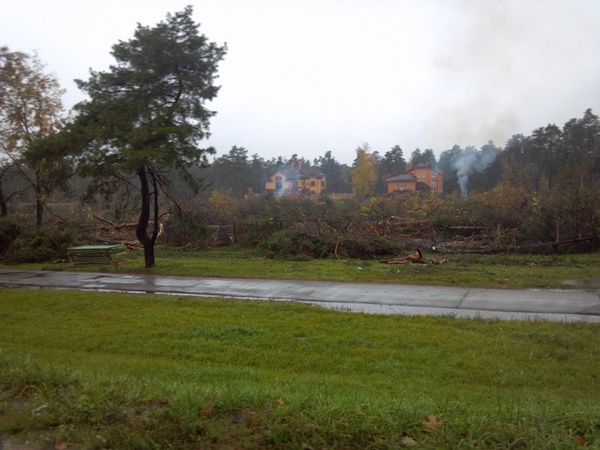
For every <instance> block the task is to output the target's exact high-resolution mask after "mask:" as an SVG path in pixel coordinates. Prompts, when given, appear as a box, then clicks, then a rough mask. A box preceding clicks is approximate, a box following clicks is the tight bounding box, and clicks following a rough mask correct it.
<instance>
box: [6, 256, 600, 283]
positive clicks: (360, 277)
mask: <svg viewBox="0 0 600 450" xmlns="http://www.w3.org/2000/svg"><path fill="white" fill-rule="evenodd" d="M409 253H412V252H406V254H409ZM425 257H427V258H432V257H435V258H438V259H441V258H446V259H448V260H449V261H448V262H447V263H445V264H440V265H437V264H430V265H420V264H416V265H414V264H413V265H406V264H382V263H380V262H379V261H372V260H371V261H360V260H336V259H327V260H313V259H309V260H299V261H298V260H297V261H293V260H280V259H268V258H264V257H262V256H260V255H257V254H256V252H253V251H250V250H244V249H240V248H237V247H235V246H231V247H219V248H215V249H212V250H205V251H185V250H182V249H177V248H171V247H165V246H158V247H157V250H156V267H154V268H153V269H149V270H147V269H144V268H143V267H144V260H143V254H142V251H141V250H135V251H133V252H130V253H129V254H128V255H127V258H126V261H125V262H124V263H123V264H121V265H119V266H118V268H117V269H115V268H114V267H112V266H97V267H92V266H86V267H84V268H82V269H78V268H73V267H69V265H68V264H67V263H64V262H63V263H57V264H53V263H42V264H20V265H17V266H9V265H1V264H0V267H2V268H13V269H14V268H19V269H35V270H40V269H43V270H87V271H92V270H94V271H98V270H100V271H115V270H116V271H119V272H129V273H139V272H143V273H153V274H162V275H181V276H204V277H243V278H273V279H293V280H297V279H312V280H338V281H354V282H365V283H368V282H379V283H399V284H422V285H454V286H471V287H496V288H550V289H556V288H562V289H569V288H573V287H578V288H593V289H598V288H600V253H592V254H581V255H577V254H574V255H474V254H467V255H465V254H463V255H460V254H455V255H440V254H435V253H431V254H425Z"/></svg>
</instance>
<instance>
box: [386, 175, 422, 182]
mask: <svg viewBox="0 0 600 450" xmlns="http://www.w3.org/2000/svg"><path fill="white" fill-rule="evenodd" d="M393 181H417V178H416V177H415V176H414V175H412V174H410V173H407V174H405V175H396V176H395V177H391V178H388V179H387V180H385V182H386V183H391V182H393Z"/></svg>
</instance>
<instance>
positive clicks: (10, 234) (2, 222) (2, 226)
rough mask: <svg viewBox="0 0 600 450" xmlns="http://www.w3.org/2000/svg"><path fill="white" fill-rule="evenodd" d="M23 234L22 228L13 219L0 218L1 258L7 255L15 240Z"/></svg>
mask: <svg viewBox="0 0 600 450" xmlns="http://www.w3.org/2000/svg"><path fill="white" fill-rule="evenodd" d="M20 234H21V227H20V226H19V224H18V223H17V222H16V221H15V220H12V219H7V218H4V217H3V218H0V258H3V257H4V256H6V255H7V253H8V251H9V250H10V247H11V246H12V244H13V242H14V241H15V239H17V238H18V237H19V235H20Z"/></svg>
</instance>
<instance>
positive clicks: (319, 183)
mask: <svg viewBox="0 0 600 450" xmlns="http://www.w3.org/2000/svg"><path fill="white" fill-rule="evenodd" d="M265 191H266V192H272V193H274V194H278V195H283V194H288V195H290V194H291V195H320V194H321V193H322V192H323V191H325V175H324V174H323V172H321V171H320V170H319V169H315V168H312V167H310V166H307V165H305V164H304V165H303V164H302V163H301V162H292V163H290V164H288V165H287V166H282V167H279V168H278V169H277V171H276V172H275V173H274V174H273V175H271V176H270V177H269V178H268V179H267V181H266V182H265Z"/></svg>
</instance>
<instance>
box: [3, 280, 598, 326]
mask: <svg viewBox="0 0 600 450" xmlns="http://www.w3.org/2000/svg"><path fill="white" fill-rule="evenodd" d="M0 286H4V287H27V288H49V289H77V290H85V291H108V292H130V293H140V294H169V295H180V296H205V297H225V298H234V299H253V300H273V301H294V302H301V303H307V304H313V305H320V306H323V307H327V308H334V309H341V310H345V311H355V312H367V313H377V314H407V315H448V316H455V317H466V318H484V319H509V320H525V319H543V320H555V321H565V322H573V321H581V322H600V290H540V289H529V290H510V289H481V288H461V287H436V286H407V285H398V284H367V283H338V282H328V281H283V280H256V279H229V278H191V277H168V276H153V275H120V274H109V273H81V272H51V271H22V270H4V269H0ZM1 296H2V293H1V291H0V309H1V306H2V300H1V298H2V297H1Z"/></svg>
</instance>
